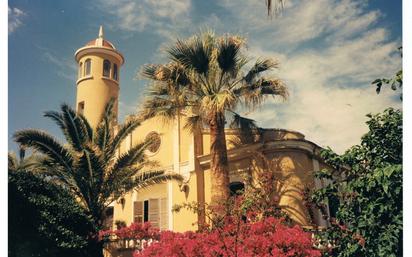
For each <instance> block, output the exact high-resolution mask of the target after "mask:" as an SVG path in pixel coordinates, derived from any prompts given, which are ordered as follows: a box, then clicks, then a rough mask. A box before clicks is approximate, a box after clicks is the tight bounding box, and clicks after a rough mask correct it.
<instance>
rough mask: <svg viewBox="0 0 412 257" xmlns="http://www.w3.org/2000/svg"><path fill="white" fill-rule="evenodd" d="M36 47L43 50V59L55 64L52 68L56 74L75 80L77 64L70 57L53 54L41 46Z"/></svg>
mask: <svg viewBox="0 0 412 257" xmlns="http://www.w3.org/2000/svg"><path fill="white" fill-rule="evenodd" d="M38 48H39V49H42V50H43V56H42V58H43V60H45V61H47V62H50V63H52V64H53V65H55V69H53V70H54V71H55V72H56V73H57V75H59V76H60V77H62V78H65V79H68V80H71V81H76V71H77V66H76V64H75V63H74V62H73V60H72V59H71V58H70V59H69V58H61V57H57V56H58V55H55V54H53V53H52V52H51V51H50V50H49V49H46V48H43V47H38Z"/></svg>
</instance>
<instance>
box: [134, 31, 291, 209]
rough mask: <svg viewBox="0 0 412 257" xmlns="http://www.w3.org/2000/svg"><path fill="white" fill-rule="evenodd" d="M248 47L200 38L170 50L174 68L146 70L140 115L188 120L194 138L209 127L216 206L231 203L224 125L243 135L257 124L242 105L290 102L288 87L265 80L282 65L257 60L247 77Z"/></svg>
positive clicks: (230, 39) (234, 39) (227, 39)
mask: <svg viewBox="0 0 412 257" xmlns="http://www.w3.org/2000/svg"><path fill="white" fill-rule="evenodd" d="M244 46H245V41H244V39H243V38H241V37H239V36H230V35H225V36H222V37H216V36H215V35H214V34H213V33H211V32H205V33H200V34H196V35H194V36H193V37H191V38H189V39H186V40H180V39H178V40H177V42H176V43H175V44H173V45H172V46H171V47H169V48H167V50H166V52H167V55H168V58H169V59H170V62H169V63H167V64H150V65H145V66H144V67H143V69H142V71H141V74H142V76H143V77H144V78H148V79H150V80H151V81H152V82H153V83H152V84H151V85H150V87H149V93H148V98H147V99H146V101H145V103H144V105H143V111H142V113H141V115H142V116H143V117H144V118H149V117H154V116H157V117H162V118H164V119H165V120H171V119H174V118H175V117H179V116H181V115H185V116H186V125H185V127H186V128H189V129H190V130H191V131H192V132H194V131H195V130H196V129H199V128H201V127H203V125H206V126H208V127H209V128H210V154H211V186H212V199H211V201H212V203H211V204H212V205H215V206H217V205H219V203H222V202H224V201H226V200H227V199H228V197H229V189H228V184H229V167H228V159H227V149H226V135H225V124H226V122H227V121H230V127H232V128H240V129H241V130H245V131H246V130H249V131H250V130H251V129H253V128H255V127H256V126H255V123H254V121H253V120H251V119H248V118H244V117H242V116H241V115H239V114H238V113H236V112H235V109H236V108H237V107H239V105H241V104H243V105H245V106H246V107H248V108H252V109H253V108H254V107H258V106H260V104H261V103H262V102H263V100H264V99H265V98H266V96H268V95H272V96H280V97H282V98H284V99H285V98H286V97H287V90H286V87H285V85H284V83H283V82H282V81H281V80H279V79H276V78H271V79H269V78H266V77H263V76H262V73H264V72H266V71H269V70H272V69H274V68H276V67H277V66H278V63H277V62H275V61H273V60H270V59H258V60H257V61H256V63H255V64H254V65H253V66H252V67H251V69H250V70H249V71H248V72H243V70H244V68H245V65H246V64H247V63H248V61H247V58H246V56H245V55H244V54H243V53H242V50H243V48H244Z"/></svg>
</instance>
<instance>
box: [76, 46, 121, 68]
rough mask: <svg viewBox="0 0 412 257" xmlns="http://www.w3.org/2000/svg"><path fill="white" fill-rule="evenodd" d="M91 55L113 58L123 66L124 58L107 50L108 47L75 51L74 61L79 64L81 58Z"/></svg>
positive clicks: (90, 47) (112, 50) (118, 53)
mask: <svg viewBox="0 0 412 257" xmlns="http://www.w3.org/2000/svg"><path fill="white" fill-rule="evenodd" d="M93 53H102V54H107V55H110V56H113V57H114V58H116V59H117V60H118V61H119V62H120V65H123V64H124V57H123V55H122V54H121V53H120V52H119V51H117V50H115V49H112V48H109V47H105V46H85V47H82V48H80V49H78V50H77V51H76V53H75V54H74V58H75V59H76V61H77V62H79V60H80V58H82V57H83V56H84V55H87V54H93Z"/></svg>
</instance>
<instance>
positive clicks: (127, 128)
mask: <svg viewBox="0 0 412 257" xmlns="http://www.w3.org/2000/svg"><path fill="white" fill-rule="evenodd" d="M139 125H140V120H139V119H137V118H135V117H131V118H129V119H128V120H127V121H126V122H125V123H123V124H122V125H121V126H120V128H119V130H118V131H117V134H116V136H115V137H114V138H113V140H112V141H111V143H110V145H108V147H107V148H106V149H107V150H106V151H105V154H106V156H108V157H109V156H112V155H114V153H115V151H116V150H117V149H118V148H119V147H120V144H121V143H122V142H123V140H124V139H125V138H126V137H128V136H129V135H130V134H131V133H132V132H133V131H134V130H135V129H136V128H137V127H138V126H139Z"/></svg>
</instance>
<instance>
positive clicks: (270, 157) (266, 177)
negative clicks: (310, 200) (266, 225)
mask: <svg viewBox="0 0 412 257" xmlns="http://www.w3.org/2000/svg"><path fill="white" fill-rule="evenodd" d="M251 156H252V157H251V159H249V160H243V161H241V162H238V163H236V164H233V165H231V169H232V170H233V169H235V170H241V171H242V172H241V173H242V174H232V175H231V176H234V177H238V176H242V177H243V179H242V180H243V181H245V184H246V185H247V186H246V187H247V188H248V189H246V190H255V192H258V193H259V194H261V195H262V196H264V199H265V202H264V203H263V204H267V206H268V207H269V206H273V205H278V206H279V207H280V208H281V209H282V210H283V211H284V212H285V213H286V214H288V216H289V217H290V218H291V219H292V220H294V221H295V222H296V223H297V224H299V225H303V226H307V225H310V224H311V223H312V220H311V218H310V215H309V212H308V210H307V208H306V206H305V203H304V196H303V192H304V189H305V188H308V187H313V184H314V183H313V181H314V178H313V173H312V170H313V165H312V160H311V158H310V157H309V156H308V155H307V154H306V153H304V152H302V151H293V150H289V151H282V152H274V153H269V154H263V153H262V152H258V151H257V152H256V153H254V154H252V155H251ZM242 166H243V167H248V168H246V169H241V167H242Z"/></svg>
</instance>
